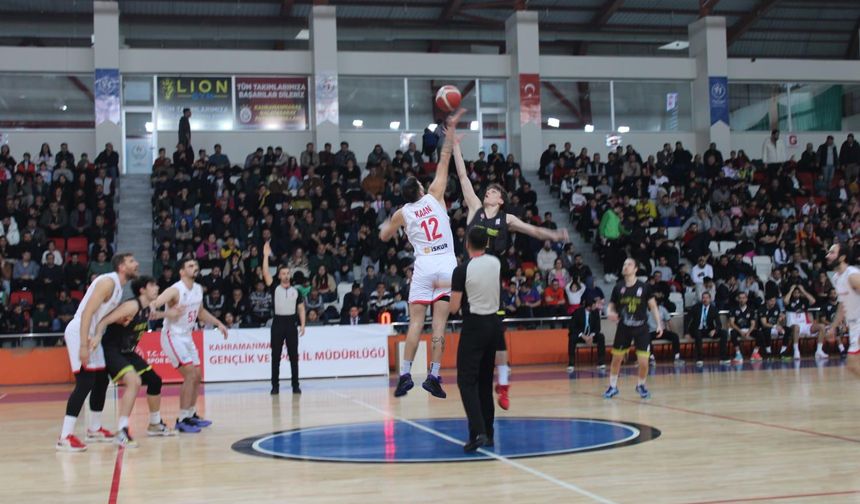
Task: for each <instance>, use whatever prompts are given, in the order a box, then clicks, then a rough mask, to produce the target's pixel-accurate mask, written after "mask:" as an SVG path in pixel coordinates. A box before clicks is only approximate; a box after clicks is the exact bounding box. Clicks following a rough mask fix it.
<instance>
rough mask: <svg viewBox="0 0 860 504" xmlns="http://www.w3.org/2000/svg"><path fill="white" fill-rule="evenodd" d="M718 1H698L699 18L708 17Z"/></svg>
mask: <svg viewBox="0 0 860 504" xmlns="http://www.w3.org/2000/svg"><path fill="white" fill-rule="evenodd" d="M718 3H720V0H699V17H700V18H703V17H705V16H710V15H711V12H713V11H714V7H716V6H717V4H718Z"/></svg>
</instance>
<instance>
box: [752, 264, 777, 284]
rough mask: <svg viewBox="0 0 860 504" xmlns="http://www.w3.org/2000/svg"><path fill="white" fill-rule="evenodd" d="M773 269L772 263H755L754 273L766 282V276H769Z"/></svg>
mask: <svg viewBox="0 0 860 504" xmlns="http://www.w3.org/2000/svg"><path fill="white" fill-rule="evenodd" d="M772 270H773V265H772V264H756V265H755V273H756V275H757V276H758V278H759V280H761V281H762V282H767V280H768V278H770V273H771V271H772Z"/></svg>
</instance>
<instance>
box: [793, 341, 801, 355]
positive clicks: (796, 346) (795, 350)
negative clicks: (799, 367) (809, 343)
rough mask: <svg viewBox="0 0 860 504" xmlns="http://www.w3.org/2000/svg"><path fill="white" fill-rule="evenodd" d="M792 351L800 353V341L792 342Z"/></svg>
mask: <svg viewBox="0 0 860 504" xmlns="http://www.w3.org/2000/svg"><path fill="white" fill-rule="evenodd" d="M794 353H800V343H795V344H794Z"/></svg>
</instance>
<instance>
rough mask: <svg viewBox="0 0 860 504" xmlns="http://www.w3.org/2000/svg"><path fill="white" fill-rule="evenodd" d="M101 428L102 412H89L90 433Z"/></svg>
mask: <svg viewBox="0 0 860 504" xmlns="http://www.w3.org/2000/svg"><path fill="white" fill-rule="evenodd" d="M101 428H102V412H101V411H90V431H92V432H95V431H97V430H99V429H101Z"/></svg>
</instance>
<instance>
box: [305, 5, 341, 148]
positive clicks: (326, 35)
mask: <svg viewBox="0 0 860 504" xmlns="http://www.w3.org/2000/svg"><path fill="white" fill-rule="evenodd" d="M310 49H311V58H312V59H313V75H312V76H311V82H312V83H313V89H314V104H315V106H314V110H315V116H316V119H315V121H314V123H313V124H314V143H315V144H316V149H317V150H322V147H323V144H325V143H326V142H329V143H331V144H332V146H333V148H332V150H333V151H337V149H338V142H339V138H340V132H339V126H338V121H339V115H340V114H339V111H338V96H337V94H338V85H337V22H336V18H335V7H334V6H329V5H314V6H313V8H312V9H311V17H310Z"/></svg>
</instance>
